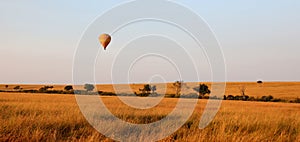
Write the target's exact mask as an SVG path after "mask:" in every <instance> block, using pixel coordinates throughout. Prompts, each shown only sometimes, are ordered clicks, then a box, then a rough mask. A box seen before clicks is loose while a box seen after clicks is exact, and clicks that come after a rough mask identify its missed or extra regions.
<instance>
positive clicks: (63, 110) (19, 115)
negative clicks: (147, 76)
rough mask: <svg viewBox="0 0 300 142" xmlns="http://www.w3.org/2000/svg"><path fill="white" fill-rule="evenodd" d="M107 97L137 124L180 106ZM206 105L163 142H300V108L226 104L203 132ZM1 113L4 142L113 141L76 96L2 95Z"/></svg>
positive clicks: (116, 109) (201, 104)
mask: <svg viewBox="0 0 300 142" xmlns="http://www.w3.org/2000/svg"><path fill="white" fill-rule="evenodd" d="M102 99H103V100H104V102H105V104H106V105H107V107H108V108H109V109H110V110H111V111H112V113H114V114H115V115H117V116H120V118H122V119H123V120H125V121H128V122H133V123H149V122H153V121H157V120H159V119H161V117H163V116H166V115H167V114H168V113H169V112H170V111H172V109H173V107H174V106H175V105H176V102H177V99H171V98H166V99H164V100H163V101H162V102H161V103H160V105H158V106H157V107H155V108H153V109H149V110H138V109H133V108H129V107H127V106H125V105H124V104H122V103H120V102H119V100H118V99H117V97H102ZM205 103H206V100H199V102H198V104H197V107H196V109H195V111H194V114H193V115H192V117H191V118H190V120H189V121H188V122H187V123H186V124H185V125H184V126H183V127H182V128H180V129H179V130H178V131H177V132H175V133H174V134H172V135H171V136H169V137H168V138H165V139H163V140H162V141H243V142H244V141H251V142H252V141H300V105H299V104H289V103H263V102H243V101H223V103H222V106H221V109H220V111H219V112H218V114H217V115H216V117H215V119H214V120H213V122H212V123H211V124H209V126H208V127H206V128H205V129H203V130H200V129H198V124H199V117H200V116H201V113H202V111H203V109H204V107H205ZM124 110H126V111H124ZM0 113H1V115H0V116H1V117H0V124H1V127H0V141H111V140H110V139H108V138H105V137H104V136H103V135H101V134H99V133H98V132H97V131H96V130H95V129H93V127H92V126H90V125H89V124H88V122H87V121H86V120H85V119H84V117H83V115H82V114H81V112H80V110H79V108H78V106H77V104H76V100H75V97H74V96H73V95H46V94H18V93H0ZM149 116H150V117H149ZM148 118H152V119H151V120H149V119H148ZM107 125H109V124H107Z"/></svg>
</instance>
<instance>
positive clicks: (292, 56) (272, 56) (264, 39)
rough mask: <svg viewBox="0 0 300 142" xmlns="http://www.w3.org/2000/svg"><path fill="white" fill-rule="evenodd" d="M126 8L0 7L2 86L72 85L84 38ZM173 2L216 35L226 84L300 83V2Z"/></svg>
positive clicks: (12, 0) (95, 4) (34, 0)
mask: <svg viewBox="0 0 300 142" xmlns="http://www.w3.org/2000/svg"><path fill="white" fill-rule="evenodd" d="M121 2H123V1H122V0H113V1H104V0H102V1H99V0H93V1H78V0H74V1H58V0H51V1H50V0H47V1H38V0H28V1H19V0H18V1H17V0H9V1H0V19H1V21H0V31H1V32H0V60H1V62H0V66H1V68H0V83H71V82H72V63H73V56H74V52H75V50H76V46H77V43H78V40H79V39H80V37H81V34H82V33H83V32H84V30H85V28H86V27H87V26H88V24H89V23H90V22H92V21H93V20H94V19H95V18H96V17H97V16H98V15H99V14H101V13H103V12H105V11H107V10H109V9H110V8H111V7H113V6H116V5H118V4H120V3H121ZM175 2H178V3H180V4H183V5H185V6H187V7H189V8H190V9H192V10H193V11H195V12H196V13H197V14H199V15H200V16H201V17H203V18H204V20H206V21H207V23H208V24H209V25H210V27H211V28H212V30H213V31H214V32H215V34H216V37H217V38H218V40H219V42H220V44H221V46H222V49H223V51H224V56H225V59H226V65H227V79H228V81H256V80H257V79H262V80H268V81H300V75H299V73H300V66H299V62H300V56H299V53H300V48H299V47H300V40H299V37H300V26H299V25H300V14H299V13H300V1H298V0H284V1H283V0H263V1H262V0H246V1H233V0H228V1H204V0H201V1H194V0H176V1H175ZM99 82H101V80H100V81H99Z"/></svg>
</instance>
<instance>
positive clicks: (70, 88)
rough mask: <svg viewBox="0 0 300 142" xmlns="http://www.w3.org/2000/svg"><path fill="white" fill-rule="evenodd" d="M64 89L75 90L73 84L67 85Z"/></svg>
mask: <svg viewBox="0 0 300 142" xmlns="http://www.w3.org/2000/svg"><path fill="white" fill-rule="evenodd" d="M64 90H66V91H70V90H73V86H72V85H68V86H65V88H64Z"/></svg>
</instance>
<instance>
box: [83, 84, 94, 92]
mask: <svg viewBox="0 0 300 142" xmlns="http://www.w3.org/2000/svg"><path fill="white" fill-rule="evenodd" d="M84 89H85V90H86V91H88V92H89V91H93V90H94V89H95V86H94V85H93V84H84Z"/></svg>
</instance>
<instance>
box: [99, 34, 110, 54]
mask: <svg viewBox="0 0 300 142" xmlns="http://www.w3.org/2000/svg"><path fill="white" fill-rule="evenodd" d="M99 41H100V43H101V45H102V46H103V48H104V50H106V47H107V46H108V44H109V43H110V41H111V36H110V35H109V34H101V35H100V36H99Z"/></svg>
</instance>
